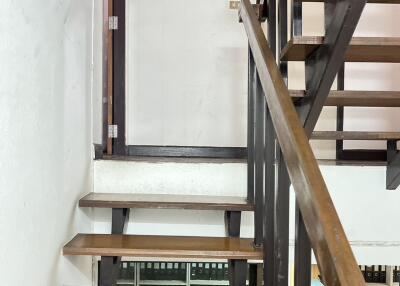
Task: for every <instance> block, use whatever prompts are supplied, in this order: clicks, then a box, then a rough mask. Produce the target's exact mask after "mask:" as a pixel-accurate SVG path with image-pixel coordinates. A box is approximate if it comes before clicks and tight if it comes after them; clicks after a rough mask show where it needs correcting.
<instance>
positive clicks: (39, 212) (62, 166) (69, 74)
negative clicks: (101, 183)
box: [0, 0, 93, 286]
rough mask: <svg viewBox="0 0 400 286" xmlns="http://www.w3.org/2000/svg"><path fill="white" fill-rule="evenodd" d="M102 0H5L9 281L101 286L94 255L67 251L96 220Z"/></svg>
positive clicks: (0, 124) (0, 25)
mask: <svg viewBox="0 0 400 286" xmlns="http://www.w3.org/2000/svg"><path fill="white" fill-rule="evenodd" d="M92 5H93V3H92V1H90V0H87V1H79V0H63V1H54V0H40V1H30V0H19V1H13V0H2V1H1V4H0V7H1V9H0V35H1V36H2V39H1V43H0V62H1V65H0V133H1V134H2V136H1V139H0V142H1V148H0V157H1V160H0V174H1V176H0V253H1V255H0V269H1V270H0V276H1V284H2V285H7V286H20V285H27V284H29V285H32V286H55V285H57V286H58V285H76V286H77V285H80V286H82V285H91V280H92V279H91V278H92V277H91V275H92V274H91V259H90V258H67V257H63V256H62V255H61V249H62V246H63V244H64V243H65V242H66V241H67V240H68V239H70V238H71V237H72V235H73V234H74V233H76V232H77V231H79V230H81V231H83V230H84V231H89V230H90V228H91V224H90V221H89V220H88V215H87V213H85V212H84V211H82V210H79V209H78V208H77V200H78V199H79V197H80V196H81V194H82V193H85V192H88V191H90V190H91V108H90V106H91V96H90V95H91V60H92Z"/></svg>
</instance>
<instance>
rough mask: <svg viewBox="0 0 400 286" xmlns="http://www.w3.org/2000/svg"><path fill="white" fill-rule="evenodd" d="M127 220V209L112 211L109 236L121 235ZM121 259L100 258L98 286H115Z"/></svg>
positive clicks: (112, 257)
mask: <svg viewBox="0 0 400 286" xmlns="http://www.w3.org/2000/svg"><path fill="white" fill-rule="evenodd" d="M128 218H129V209H112V223H111V234H123V233H124V227H125V225H126V221H127V220H128ZM120 264H121V257H118V256H102V257H101V262H100V271H99V286H115V285H116V282H117V279H118V274H119V268H120Z"/></svg>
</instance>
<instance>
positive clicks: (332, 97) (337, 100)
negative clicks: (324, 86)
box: [290, 90, 400, 107]
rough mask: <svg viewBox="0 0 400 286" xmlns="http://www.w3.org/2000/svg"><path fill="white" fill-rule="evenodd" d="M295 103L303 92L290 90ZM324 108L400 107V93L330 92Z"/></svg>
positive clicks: (301, 96)
mask: <svg viewBox="0 0 400 286" xmlns="http://www.w3.org/2000/svg"><path fill="white" fill-rule="evenodd" d="M290 95H291V96H292V98H293V101H294V102H295V103H296V102H297V101H299V100H300V99H302V98H303V97H305V95H306V91H304V90H291V91H290ZM325 106H369V107H400V91H358V90H357V91H355V90H332V91H330V93H329V96H328V98H327V100H326V102H325Z"/></svg>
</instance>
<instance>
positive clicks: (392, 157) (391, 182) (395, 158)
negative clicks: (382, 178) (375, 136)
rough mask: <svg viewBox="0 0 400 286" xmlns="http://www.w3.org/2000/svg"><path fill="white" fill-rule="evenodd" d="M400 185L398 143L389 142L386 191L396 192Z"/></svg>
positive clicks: (394, 141)
mask: <svg viewBox="0 0 400 286" xmlns="http://www.w3.org/2000/svg"><path fill="white" fill-rule="evenodd" d="M399 185H400V152H399V151H398V150H397V141H396V140H388V141H387V167H386V189H388V190H395V189H396V188H397V187H398V186H399Z"/></svg>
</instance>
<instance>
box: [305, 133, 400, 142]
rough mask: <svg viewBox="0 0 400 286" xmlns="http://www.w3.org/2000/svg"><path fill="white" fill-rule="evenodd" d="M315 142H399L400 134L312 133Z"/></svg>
mask: <svg viewBox="0 0 400 286" xmlns="http://www.w3.org/2000/svg"><path fill="white" fill-rule="evenodd" d="M311 139H315V140H400V132H366V131H314V132H313V134H312V137H311Z"/></svg>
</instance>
